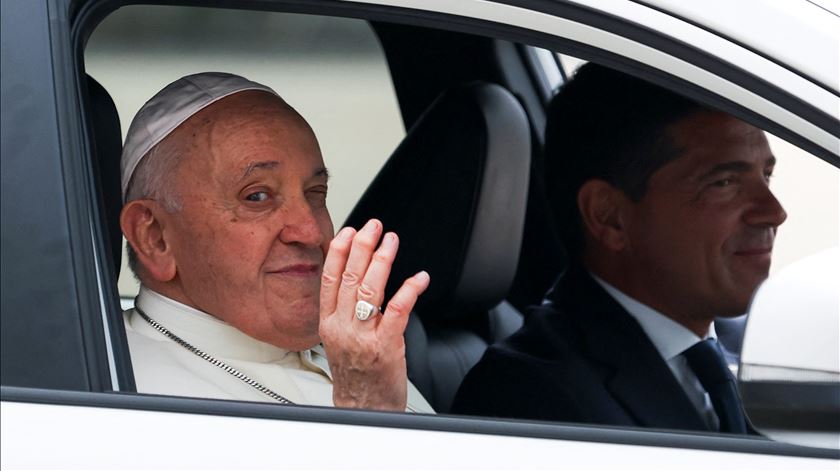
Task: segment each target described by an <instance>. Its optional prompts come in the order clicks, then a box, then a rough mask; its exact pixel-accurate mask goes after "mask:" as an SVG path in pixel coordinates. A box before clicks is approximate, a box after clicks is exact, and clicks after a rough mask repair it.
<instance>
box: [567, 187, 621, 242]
mask: <svg viewBox="0 0 840 471" xmlns="http://www.w3.org/2000/svg"><path fill="white" fill-rule="evenodd" d="M625 200H626V197H625V196H624V193H622V191H621V190H619V189H618V188H616V187H614V186H612V185H610V184H609V183H607V182H606V181H604V180H599V179H593V180H589V181H587V182H586V183H584V184H583V186H582V187H581V188H580V191H578V197H577V203H578V210H579V211H580V215H581V219H582V220H583V225H584V228H585V229H586V232H587V235H588V237H591V238H592V239H594V240H595V241H597V242H599V243H600V244H601V246H603V247H605V248H606V249H608V250H610V251H612V252H620V251H621V250H623V249H624V247H625V246H626V237H625V236H626V233H625V227H624V221H623V211H622V207H623V205H624V203H625V202H626V201H625Z"/></svg>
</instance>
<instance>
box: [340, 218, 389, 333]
mask: <svg viewBox="0 0 840 471" xmlns="http://www.w3.org/2000/svg"><path fill="white" fill-rule="evenodd" d="M381 234H382V223H381V222H379V221H378V220H376V219H371V220H370V221H368V222H367V224H365V226H364V227H363V228H361V229H360V230H359V232H357V233H356V236H355V237H353V243H352V245H351V246H350V255H349V256H348V257H347V265H346V266H345V267H344V272H343V273H342V274H341V283H340V286H339V289H338V301H337V303H338V304H337V310H338V311H339V312H341V313H347V314H348V315H350V316H353V315H354V312H355V307H356V301H358V299H357V298H358V289H359V286H360V285H361V284H362V280H363V279H364V276H365V272H367V269H368V265H370V259H371V256H372V255H373V251H374V249H376V244H377V243H378V242H379V236H380V235H381ZM351 319H352V318H351Z"/></svg>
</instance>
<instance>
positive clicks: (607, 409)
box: [452, 268, 708, 430]
mask: <svg viewBox="0 0 840 471" xmlns="http://www.w3.org/2000/svg"><path fill="white" fill-rule="evenodd" d="M546 301H547V303H545V304H543V306H541V307H539V308H537V309H536V310H535V311H533V312H531V313H530V315H529V316H528V319H527V321H526V323H525V326H524V327H523V328H522V329H520V330H519V331H518V332H516V333H515V334H513V335H512V336H511V337H510V338H508V339H507V340H506V341H504V342H502V343H500V344H496V345H494V346H492V347H490V348H489V349H488V350H487V352H485V354H484V356H483V357H482V359H481V360H480V361H479V362H478V364H477V365H476V366H475V367H474V368H473V369H472V370H471V371H470V372H469V373H468V374H467V376H466V378H465V380H464V382H463V384H462V385H461V388H460V389H459V390H458V394H457V396H456V398H455V402H454V404H453V406H452V412H453V413H460V414H474V415H485V416H496V417H516V418H528V419H540V420H555V421H568V422H583V423H594V424H612V425H629V426H646V427H658V428H673V429H689V430H708V429H707V427H706V425H705V423H704V422H703V420H702V418H701V417H700V414H699V413H698V412H697V411H696V410H695V409H694V407H693V406H692V404H691V402H690V401H689V399H688V397H687V396H686V394H685V392H684V391H683V389H682V387H681V386H680V385H679V383H677V380H676V379H675V378H674V375H673V374H672V373H671V370H670V369H669V368H668V365H667V364H666V363H665V361H664V360H663V359H662V357H661V356H660V355H659V352H657V350H656V348H655V347H654V346H653V344H652V343H651V341H650V340H649V339H648V337H647V335H646V334H645V333H644V331H643V330H642V328H641V327H640V326H639V324H638V323H637V322H636V320H635V319H634V318H633V317H631V316H630V314H628V313H627V311H625V310H624V308H622V307H621V305H619V304H618V303H617V302H616V301H615V300H614V299H613V298H612V297H611V296H610V295H609V294H607V292H606V291H604V290H603V288H601V286H600V285H598V284H597V283H596V282H595V280H593V279H592V277H590V276H589V274H588V273H586V272H585V271H584V270H583V269H581V268H570V269H569V271H568V273H567V274H566V275H565V276H564V277H563V278H562V279H561V280H560V281H559V282H558V283H557V284H556V285H555V286H554V288H552V291H550V292H549V294H548V296H547V299H546Z"/></svg>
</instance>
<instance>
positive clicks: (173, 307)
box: [123, 287, 434, 413]
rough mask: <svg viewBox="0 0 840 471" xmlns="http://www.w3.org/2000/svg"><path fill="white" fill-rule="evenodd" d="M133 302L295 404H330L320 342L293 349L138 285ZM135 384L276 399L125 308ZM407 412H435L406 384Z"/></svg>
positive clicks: (162, 390) (149, 389)
mask: <svg viewBox="0 0 840 471" xmlns="http://www.w3.org/2000/svg"><path fill="white" fill-rule="evenodd" d="M135 305H136V306H138V307H139V308H140V309H142V310H143V312H145V313H146V315H148V316H149V317H151V318H152V319H154V320H155V321H156V322H158V323H159V324H161V325H162V326H163V327H165V328H166V329H168V330H169V331H170V332H172V333H174V334H175V335H177V336H178V337H180V338H181V339H183V340H184V341H186V342H187V343H189V344H191V345H192V346H194V347H195V348H198V349H199V350H201V351H203V352H205V353H207V354H209V355H212V356H213V357H215V358H216V359H218V360H220V361H222V362H224V363H226V364H228V365H230V366H232V367H233V368H236V369H237V370H239V371H240V372H242V373H243V374H245V375H247V376H248V377H250V378H252V379H253V380H255V381H257V382H259V383H260V384H262V385H264V386H266V387H267V388H269V389H271V390H272V391H274V392H276V393H278V394H280V395H281V396H283V397H285V398H286V399H288V400H290V401H292V402H294V403H295V404H306V405H316V406H332V405H333V402H332V379H331V375H330V368H329V364H328V363H327V357H326V354H325V353H324V350H323V347H321V346H320V345H318V346H316V347H314V348H311V349H309V350H304V351H301V352H294V351H288V350H284V349H282V348H278V347H276V346H274V345H270V344H268V343H265V342H262V341H259V340H256V339H254V338H252V337H249V336H248V335H246V334H244V333H243V332H241V331H239V330H237V329H236V328H234V327H233V326H231V325H229V324H227V323H225V322H223V321H221V320H219V319H217V318H215V317H213V316H211V315H209V314H207V313H204V312H201V311H199V310H197V309H193V308H191V307H189V306H186V305H184V304H181V303H179V302H177V301H175V300H172V299H170V298H167V297H165V296H163V295H161V294H159V293H156V292H154V291H152V290H149V289H147V288H144V287H141V288H140V294H139V295H138V296H137V300H136V301H135ZM123 318H124V320H125V327H126V336H127V337H128V346H129V350H130V352H131V362H132V367H133V369H134V379H135V382H136V385H137V391H138V392H142V393H151V394H165V395H172V396H191V397H204V398H215V399H237V400H243V401H265V402H274V399H272V398H270V397H268V396H267V395H265V394H263V393H262V392H260V391H258V390H257V389H255V388H254V387H252V386H250V385H248V384H246V383H245V382H244V381H242V380H240V379H237V378H235V377H234V376H233V375H231V374H229V373H227V372H225V371H224V370H222V369H221V368H219V367H217V366H215V365H213V364H211V363H210V362H209V361H207V360H204V359H202V358H200V357H198V356H197V355H195V354H194V353H192V352H190V351H189V350H187V349H186V348H184V347H183V346H181V345H178V344H176V343H175V342H174V341H172V340H171V339H169V338H168V337H166V336H165V335H163V334H162V333H160V332H158V331H157V330H156V329H155V328H154V327H152V326H151V325H150V324H149V323H148V322H146V320H145V319H143V318H142V317H141V316H140V315H139V314H138V313H137V311H136V310H134V309H130V310H128V311H125V312H124V313H123ZM406 410H407V411H408V412H420V413H434V411H433V410H432V407H431V406H430V405H429V403H428V402H426V400H425V399H424V398H423V396H422V395H421V394H420V392H419V391H418V390H417V389H416V388H415V387H414V385H412V384H411V382H409V383H408V405H407V408H406Z"/></svg>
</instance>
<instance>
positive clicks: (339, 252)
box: [320, 227, 356, 319]
mask: <svg viewBox="0 0 840 471" xmlns="http://www.w3.org/2000/svg"><path fill="white" fill-rule="evenodd" d="M355 233H356V230H355V229H353V228H352V227H345V228H344V229H342V230H340V231H338V234H336V236H335V237H334V238H333V240H332V242H330V249H329V251H328V252H327V258H326V260H324V271H323V272H322V273H321V298H320V299H321V301H320V302H321V307H320V311H321V319H324V318H325V317H327V316H329V315H330V314H331V313H333V312H335V308H336V302H337V298H338V289H339V286H340V284H341V274H342V273H344V267H345V266H346V264H347V256H348V255H349V254H350V244H351V243H352V242H353V235H354V234H355Z"/></svg>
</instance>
